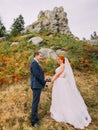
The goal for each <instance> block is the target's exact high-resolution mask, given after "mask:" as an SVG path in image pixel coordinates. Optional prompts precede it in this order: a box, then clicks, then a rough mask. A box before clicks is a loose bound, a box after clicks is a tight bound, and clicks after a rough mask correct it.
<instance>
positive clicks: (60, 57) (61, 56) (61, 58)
mask: <svg viewBox="0 0 98 130" xmlns="http://www.w3.org/2000/svg"><path fill="white" fill-rule="evenodd" d="M58 58H59V59H60V60H63V63H65V57H64V56H63V55H59V56H58Z"/></svg>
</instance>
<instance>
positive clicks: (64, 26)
mask: <svg viewBox="0 0 98 130" xmlns="http://www.w3.org/2000/svg"><path fill="white" fill-rule="evenodd" d="M41 30H51V31H53V32H59V33H61V34H71V32H70V29H69V26H68V19H67V13H66V12H64V9H63V7H59V8H58V7H55V8H54V9H53V10H52V11H50V10H46V11H40V13H39V14H38V20H37V21H36V22H34V23H33V24H32V25H29V26H28V27H26V29H25V31H29V32H39V31H41Z"/></svg>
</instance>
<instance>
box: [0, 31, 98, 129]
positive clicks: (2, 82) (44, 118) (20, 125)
mask: <svg viewBox="0 0 98 130" xmlns="http://www.w3.org/2000/svg"><path fill="white" fill-rule="evenodd" d="M24 35H27V34H24ZM24 35H22V36H17V37H11V38H10V39H8V40H7V41H4V42H1V43H0V130H35V129H34V128H32V126H31V124H30V121H29V116H30V111H31V100H32V93H31V90H30V79H29V78H30V71H29V67H30V62H31V60H32V58H33V56H32V55H33V53H34V51H37V50H39V49H40V48H42V47H46V48H51V49H53V50H54V51H56V50H57V49H62V50H64V51H66V52H67V57H68V58H69V60H70V63H71V65H72V68H73V70H74V75H75V79H76V83H77V87H78V89H79V90H80V92H81V94H82V96H83V98H84V100H85V102H86V104H87V106H88V110H89V112H90V115H91V117H92V123H91V124H90V125H89V127H88V128H86V129H85V130H98V115H97V113H98V109H97V108H98V89H97V87H98V80H97V79H98V47H97V46H91V45H89V44H87V43H86V42H83V41H78V40H75V39H74V38H72V37H71V36H67V35H61V34H59V33H52V32H49V31H48V32H46V31H42V32H40V33H32V34H30V35H28V36H27V37H24ZM51 35H52V36H51ZM34 36H40V37H42V38H43V39H44V40H43V42H42V43H41V44H39V45H33V44H32V43H28V42H27V41H28V40H29V39H30V38H31V37H34ZM15 41H18V42H19V44H18V45H13V46H12V45H11V44H12V42H15ZM41 64H42V67H43V69H44V70H45V75H53V73H54V70H55V68H56V66H57V63H56V61H53V59H51V58H49V59H44V60H43V61H42V62H41ZM51 91H52V86H51V87H49V88H45V89H44V90H43V93H42V95H41V102H40V105H39V116H40V118H41V121H40V124H41V128H40V130H75V129H74V128H73V127H72V126H70V125H68V124H65V123H57V122H55V121H54V120H52V119H51V118H50V112H49V109H50V104H51Z"/></svg>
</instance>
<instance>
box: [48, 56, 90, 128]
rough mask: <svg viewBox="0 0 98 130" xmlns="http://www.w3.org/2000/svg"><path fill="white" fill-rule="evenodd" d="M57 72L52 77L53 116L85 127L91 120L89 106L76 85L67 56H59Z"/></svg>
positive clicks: (58, 120) (61, 120)
mask: <svg viewBox="0 0 98 130" xmlns="http://www.w3.org/2000/svg"><path fill="white" fill-rule="evenodd" d="M57 61H58V64H59V65H60V66H59V67H58V68H57V69H56V74H55V75H54V76H53V77H52V79H51V82H53V89H52V101H51V107H50V112H51V117H52V118H53V119H54V120H56V121H57V122H65V123H69V124H70V125H73V126H74V127H75V128H79V129H84V127H86V126H88V125H89V123H90V122H91V117H90V115H89V113H88V110H87V106H86V104H85V102H84V100H83V98H82V96H81V94H80V92H79V91H78V89H77V87H76V83H75V80H74V75H73V72H72V68H71V66H70V64H69V61H68V59H67V58H65V57H64V56H63V55H60V56H58V59H57Z"/></svg>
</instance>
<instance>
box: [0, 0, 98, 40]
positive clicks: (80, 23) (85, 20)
mask: <svg viewBox="0 0 98 130" xmlns="http://www.w3.org/2000/svg"><path fill="white" fill-rule="evenodd" d="M60 6H63V8H64V11H65V12H66V13H67V18H68V25H69V28H70V31H71V32H72V33H73V34H74V35H75V36H77V37H79V38H80V39H82V38H83V37H85V38H86V39H90V36H91V34H92V33H93V32H94V31H96V33H97V34H98V0H35V1H34V0H0V17H1V19H2V22H3V24H4V25H5V27H6V28H7V29H9V28H10V27H11V25H12V24H13V20H14V18H17V17H18V16H19V15H20V14H22V16H23V17H24V21H25V26H27V25H30V24H32V23H33V22H34V21H36V20H37V16H38V14H39V12H40V11H41V10H43V11H45V10H53V8H54V7H60Z"/></svg>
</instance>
